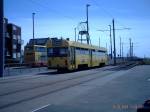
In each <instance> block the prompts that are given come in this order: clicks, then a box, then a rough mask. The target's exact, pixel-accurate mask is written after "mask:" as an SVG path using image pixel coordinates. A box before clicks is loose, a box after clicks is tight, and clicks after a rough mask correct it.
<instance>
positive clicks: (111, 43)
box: [108, 25, 112, 59]
mask: <svg viewBox="0 0 150 112" xmlns="http://www.w3.org/2000/svg"><path fill="white" fill-rule="evenodd" d="M108 26H109V28H110V57H111V59H112V38H111V25H108Z"/></svg>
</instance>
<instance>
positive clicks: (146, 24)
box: [4, 0, 150, 57]
mask: <svg viewBox="0 0 150 112" xmlns="http://www.w3.org/2000/svg"><path fill="white" fill-rule="evenodd" d="M86 4H90V7H89V33H90V38H91V42H92V45H97V46H98V45H99V38H100V46H103V47H107V48H108V52H109V51H110V38H109V32H107V31H106V32H101V31H98V30H108V29H109V26H108V25H112V19H113V18H114V20H115V29H124V28H130V30H116V32H115V34H116V50H117V54H119V49H120V45H119V42H120V41H119V40H120V37H121V40H122V42H123V43H124V44H123V45H124V46H123V47H124V56H127V53H128V52H129V38H131V39H132V42H133V43H134V55H135V56H138V57H144V56H145V57H150V45H149V42H150V32H149V29H150V0H4V15H5V17H6V18H8V20H9V22H10V23H14V24H16V25H18V26H20V27H21V28H22V40H24V44H23V46H24V45H26V43H27V42H28V41H29V39H31V38H32V13H33V12H35V13H36V14H35V37H36V38H45V37H58V38H60V37H63V38H70V40H74V38H75V36H74V35H75V34H74V28H76V27H77V29H81V28H80V26H79V23H80V22H84V21H86V12H85V11H86Z"/></svg>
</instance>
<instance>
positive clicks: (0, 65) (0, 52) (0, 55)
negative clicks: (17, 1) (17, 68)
mask: <svg viewBox="0 0 150 112" xmlns="http://www.w3.org/2000/svg"><path fill="white" fill-rule="evenodd" d="M3 2H4V1H3V0H0V77H3V75H4V58H5V56H4V54H5V53H4V51H5V50H4V49H5V46H4V44H5V40H4V39H5V37H4V9H3V8H4V4H3Z"/></svg>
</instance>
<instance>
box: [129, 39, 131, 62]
mask: <svg viewBox="0 0 150 112" xmlns="http://www.w3.org/2000/svg"><path fill="white" fill-rule="evenodd" d="M129 44H130V49H129V52H130V59H131V57H132V42H131V38H129Z"/></svg>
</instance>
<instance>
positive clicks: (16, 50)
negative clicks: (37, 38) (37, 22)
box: [4, 18, 22, 64]
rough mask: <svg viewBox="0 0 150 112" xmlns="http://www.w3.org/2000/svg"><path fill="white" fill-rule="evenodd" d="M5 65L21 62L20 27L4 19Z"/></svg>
mask: <svg viewBox="0 0 150 112" xmlns="http://www.w3.org/2000/svg"><path fill="white" fill-rule="evenodd" d="M4 32H5V64H10V63H20V62H21V45H22V40H21V27H19V26H17V25H15V24H12V23H8V19H6V18H5V19H4Z"/></svg>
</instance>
